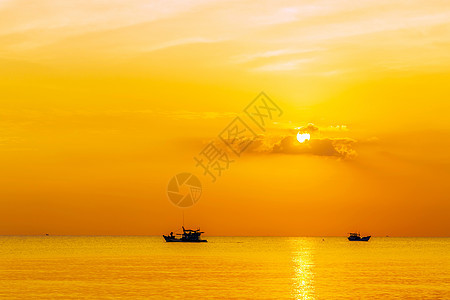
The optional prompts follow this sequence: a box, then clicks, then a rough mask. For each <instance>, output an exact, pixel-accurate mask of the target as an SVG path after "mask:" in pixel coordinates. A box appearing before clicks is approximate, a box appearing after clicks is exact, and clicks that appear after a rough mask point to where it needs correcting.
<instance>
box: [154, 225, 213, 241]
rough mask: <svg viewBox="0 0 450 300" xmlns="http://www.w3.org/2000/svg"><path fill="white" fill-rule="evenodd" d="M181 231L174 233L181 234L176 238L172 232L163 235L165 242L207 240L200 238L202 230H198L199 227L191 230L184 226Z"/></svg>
mask: <svg viewBox="0 0 450 300" xmlns="http://www.w3.org/2000/svg"><path fill="white" fill-rule="evenodd" d="M182 228H183V233H177V234H176V235H181V237H180V238H177V237H176V236H175V235H174V234H173V232H171V233H170V235H163V237H164V239H165V240H166V242H168V243H170V242H180V243H206V242H207V240H202V239H201V238H200V236H201V234H202V233H204V232H203V231H200V229H197V230H191V229H185V228H184V226H183V227H182Z"/></svg>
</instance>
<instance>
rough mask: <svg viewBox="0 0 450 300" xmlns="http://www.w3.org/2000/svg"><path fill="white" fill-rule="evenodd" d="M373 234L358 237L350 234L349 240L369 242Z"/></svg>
mask: <svg viewBox="0 0 450 300" xmlns="http://www.w3.org/2000/svg"><path fill="white" fill-rule="evenodd" d="M370 238H371V236H370V235H369V236H363V237H356V236H349V237H348V240H349V241H351V242H368V241H369V240H370Z"/></svg>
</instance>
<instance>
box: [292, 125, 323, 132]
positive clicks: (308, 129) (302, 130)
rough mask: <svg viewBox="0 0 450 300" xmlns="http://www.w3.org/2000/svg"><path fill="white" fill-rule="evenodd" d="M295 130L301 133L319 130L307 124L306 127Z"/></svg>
mask: <svg viewBox="0 0 450 300" xmlns="http://www.w3.org/2000/svg"><path fill="white" fill-rule="evenodd" d="M295 129H298V131H299V132H301V133H313V132H316V131H318V130H319V127H317V126H316V125H314V124H312V123H309V124H308V125H306V126H302V127H297V128H295Z"/></svg>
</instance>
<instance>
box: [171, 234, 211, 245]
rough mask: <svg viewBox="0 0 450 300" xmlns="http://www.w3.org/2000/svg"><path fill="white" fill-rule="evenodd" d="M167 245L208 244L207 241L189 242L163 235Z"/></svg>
mask: <svg viewBox="0 0 450 300" xmlns="http://www.w3.org/2000/svg"><path fill="white" fill-rule="evenodd" d="M163 237H164V239H165V240H166V242H167V243H206V242H207V240H187V239H177V238H174V237H170V236H167V235H163Z"/></svg>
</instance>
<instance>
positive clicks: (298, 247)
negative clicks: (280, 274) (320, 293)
mask: <svg viewBox="0 0 450 300" xmlns="http://www.w3.org/2000/svg"><path fill="white" fill-rule="evenodd" d="M291 243H292V248H293V252H292V266H293V268H294V270H293V271H294V272H293V278H292V279H293V286H292V294H293V297H294V298H295V299H314V295H315V288H314V274H313V270H312V269H313V267H314V262H313V260H312V254H311V246H312V245H311V242H310V241H307V240H305V239H298V238H297V239H292V240H291Z"/></svg>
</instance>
